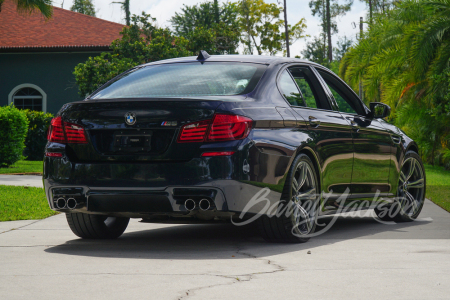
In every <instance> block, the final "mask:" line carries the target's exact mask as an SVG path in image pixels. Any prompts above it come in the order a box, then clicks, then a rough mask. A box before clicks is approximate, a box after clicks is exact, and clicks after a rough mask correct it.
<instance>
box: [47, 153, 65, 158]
mask: <svg viewBox="0 0 450 300" xmlns="http://www.w3.org/2000/svg"><path fill="white" fill-rule="evenodd" d="M45 156H47V157H63V155H62V153H57V152H45Z"/></svg>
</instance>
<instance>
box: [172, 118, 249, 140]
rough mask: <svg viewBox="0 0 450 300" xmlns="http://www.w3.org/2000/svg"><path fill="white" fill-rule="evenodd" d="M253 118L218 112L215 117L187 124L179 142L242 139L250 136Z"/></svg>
mask: <svg viewBox="0 0 450 300" xmlns="http://www.w3.org/2000/svg"><path fill="white" fill-rule="evenodd" d="M252 123H253V120H252V119H249V118H246V117H243V116H237V115H225V114H216V115H214V119H213V120H212V122H211V120H205V121H200V122H195V123H190V124H186V125H184V126H183V127H182V128H181V132H180V135H179V137H178V142H179V143H188V142H216V141H234V140H241V139H244V138H246V137H247V136H248V134H249V133H250V130H251V129H252Z"/></svg>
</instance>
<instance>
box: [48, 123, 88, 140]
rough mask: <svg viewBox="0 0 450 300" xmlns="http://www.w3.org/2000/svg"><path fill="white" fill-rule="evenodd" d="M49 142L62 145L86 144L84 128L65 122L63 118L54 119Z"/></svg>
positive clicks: (49, 131)
mask: <svg viewBox="0 0 450 300" xmlns="http://www.w3.org/2000/svg"><path fill="white" fill-rule="evenodd" d="M47 140H49V141H50V142H55V143H62V144H66V143H68V144H86V143H87V139H86V134H85V131H84V128H83V127H81V126H80V125H77V124H72V123H68V122H63V121H62V119H61V117H56V118H54V119H52V122H51V124H50V128H49V129H48V135H47Z"/></svg>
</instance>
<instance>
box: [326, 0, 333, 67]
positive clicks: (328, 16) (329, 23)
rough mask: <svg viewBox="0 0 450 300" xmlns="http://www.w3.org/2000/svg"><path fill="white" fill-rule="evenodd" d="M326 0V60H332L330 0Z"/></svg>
mask: <svg viewBox="0 0 450 300" xmlns="http://www.w3.org/2000/svg"><path fill="white" fill-rule="evenodd" d="M326 1H327V7H326V10H327V14H326V16H327V18H326V19H327V37H328V61H329V62H332V61H333V46H332V44H331V12H330V0H326Z"/></svg>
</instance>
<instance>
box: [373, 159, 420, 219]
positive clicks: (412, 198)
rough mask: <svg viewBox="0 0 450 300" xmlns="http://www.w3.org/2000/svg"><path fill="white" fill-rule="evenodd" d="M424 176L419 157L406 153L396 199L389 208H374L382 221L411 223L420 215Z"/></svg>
mask: <svg viewBox="0 0 450 300" xmlns="http://www.w3.org/2000/svg"><path fill="white" fill-rule="evenodd" d="M425 192H426V176H425V169H424V167H423V163H422V160H421V159H420V156H419V155H418V154H417V153H416V152H414V151H408V152H406V154H405V158H404V159H403V163H402V167H401V169H400V174H399V183H398V189H397V197H396V200H395V202H394V204H392V205H391V206H390V207H385V209H378V208H375V213H376V214H377V216H378V218H380V219H381V220H383V221H394V222H411V221H414V220H415V219H416V218H417V217H418V216H419V214H420V212H421V211H422V208H423V204H424V203H425Z"/></svg>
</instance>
